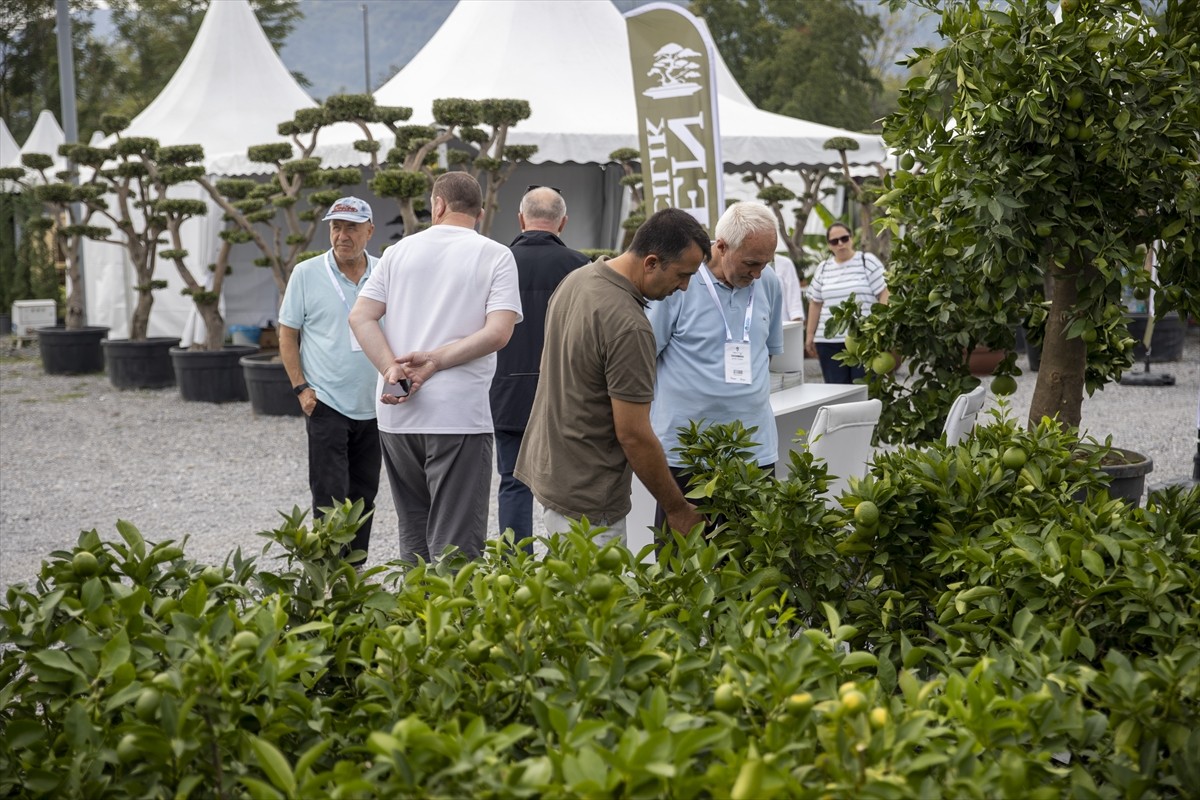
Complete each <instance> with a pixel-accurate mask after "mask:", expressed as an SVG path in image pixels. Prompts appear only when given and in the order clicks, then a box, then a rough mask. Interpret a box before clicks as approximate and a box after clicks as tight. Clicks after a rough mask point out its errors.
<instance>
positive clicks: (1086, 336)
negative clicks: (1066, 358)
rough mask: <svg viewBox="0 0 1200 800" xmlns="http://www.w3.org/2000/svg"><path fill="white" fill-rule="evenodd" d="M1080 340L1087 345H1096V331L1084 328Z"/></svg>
mask: <svg viewBox="0 0 1200 800" xmlns="http://www.w3.org/2000/svg"><path fill="white" fill-rule="evenodd" d="M1079 338H1080V339H1082V340H1083V341H1084V342H1085V343H1086V344H1092V343H1094V342H1095V341H1096V329H1095V328H1084V329H1083V333H1081V334H1079Z"/></svg>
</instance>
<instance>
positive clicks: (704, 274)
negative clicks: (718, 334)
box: [700, 264, 754, 342]
mask: <svg viewBox="0 0 1200 800" xmlns="http://www.w3.org/2000/svg"><path fill="white" fill-rule="evenodd" d="M711 275H712V273H711V272H709V270H708V265H707V264H705V265H704V266H702V267H701V268H700V277H701V278H703V279H704V286H705V288H707V289H708V296H709V297H711V298H712V301H713V303H714V304H716V306H717V312H718V313H719V314H720V315H721V322H722V324H724V325H725V341H727V342H732V341H733V331H731V330H729V321H728V320H726V319H725V308H724V307H723V306H722V305H721V299H720V298H719V297H717V287H715V286H713V281H712V277H711ZM749 288H750V297H748V298H747V299H746V320H745V322H743V323H742V341H743V342H749V341H750V321H751V319H753V316H752V315H753V313H754V284H753V283H752V284H750V287H749Z"/></svg>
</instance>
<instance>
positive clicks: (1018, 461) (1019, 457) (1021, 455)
mask: <svg viewBox="0 0 1200 800" xmlns="http://www.w3.org/2000/svg"><path fill="white" fill-rule="evenodd" d="M1028 460H1029V456H1027V455H1025V451H1024V450H1022V449H1021V448H1019V447H1016V446H1013V447H1010V448H1008V449H1007V450H1005V451H1004V454H1003V455H1001V456H1000V463H1001V464H1003V465H1004V467H1005V469H1020V468H1021V467H1023V466H1025V462H1026V461H1028Z"/></svg>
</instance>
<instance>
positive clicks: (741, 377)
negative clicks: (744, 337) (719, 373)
mask: <svg viewBox="0 0 1200 800" xmlns="http://www.w3.org/2000/svg"><path fill="white" fill-rule="evenodd" d="M752 379H753V376H752V375H751V372H750V345H749V343H747V342H726V343H725V382H726V383H750V382H751V380H752Z"/></svg>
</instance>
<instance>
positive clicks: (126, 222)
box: [27, 114, 224, 340]
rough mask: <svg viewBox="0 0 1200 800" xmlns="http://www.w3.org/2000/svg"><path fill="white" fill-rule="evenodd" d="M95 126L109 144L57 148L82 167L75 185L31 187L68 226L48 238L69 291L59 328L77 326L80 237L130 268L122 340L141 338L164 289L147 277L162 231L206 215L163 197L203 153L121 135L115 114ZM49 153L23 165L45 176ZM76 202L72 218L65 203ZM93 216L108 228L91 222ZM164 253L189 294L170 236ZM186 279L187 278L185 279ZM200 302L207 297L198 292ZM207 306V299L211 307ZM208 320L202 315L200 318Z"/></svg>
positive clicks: (189, 175)
mask: <svg viewBox="0 0 1200 800" xmlns="http://www.w3.org/2000/svg"><path fill="white" fill-rule="evenodd" d="M101 124H102V129H103V130H104V132H105V133H109V134H112V135H113V136H115V137H116V141H114V142H113V144H112V145H111V146H109V147H92V146H89V145H83V144H65V145H62V146H60V147H59V153H60V154H61V155H64V156H66V157H67V158H68V159H70V160H71V161H72V162H74V163H75V164H77V165H79V166H80V167H83V168H84V169H83V170H82V174H81V177H80V182H79V184H78V185H74V184H72V183H69V182H67V181H64V180H61V179H62V178H64V177H67V176H66V175H63V174H60V175H58V176H56V177H58V178H59V180H57V181H54V182H51V181H49V180H46V181H45V182H44V183H43V184H41V185H40V186H37V187H35V188H34V189H33V191H34V192H35V194H36V196H38V197H39V199H41V200H42V202H43V203H44V204H45V205H46V206H47V207H48V208H49V209H50V210H51V211H52V213H54V214H55V215H56V216H58V217H59V218H65V219H67V220H69V224H67V225H62V226H59V227H58V229H57V233H56V235H57V236H58V237H59V244H60V246H61V247H62V248H63V250H64V252H65V253H66V254H67V264H68V274H69V276H70V280H71V287H72V289H71V295H70V296H69V297H68V300H67V327H68V328H78V327H80V326H81V325H82V323H83V314H84V310H83V297H82V293H81V292H82V281H81V280H80V274H79V260H80V250H81V247H82V239H83V238H84V237H87V238H91V239H95V240H98V241H103V242H108V243H109V244H115V245H119V246H120V247H122V248H124V250H125V252H126V253H127V254H128V256H129V260H130V262H131V263H132V265H133V269H134V274H135V275H136V279H137V284H135V285H134V289H135V290H136V291H137V302H136V304H135V306H134V310H133V314H132V316H131V318H130V326H129V338H130V339H134V340H140V339H145V338H146V336H147V331H148V329H149V325H150V310H151V308H152V307H153V304H154V295H153V293H154V291H155V290H157V289H162V288H164V287H165V286H166V285H167V284H166V281H163V280H159V279H156V278H155V277H154V271H155V266H156V264H157V256H158V254H159V253H158V251H159V247H160V245H162V244H164V242H165V240H164V239H163V235H164V234H165V233H167V232H168V231H170V230H172V229H173V228H174V229H175V230H176V232H177V230H178V226H180V225H182V224H183V222H184V221H186V220H187V219H190V218H191V217H194V216H198V215H201V214H204V213H207V210H208V208H207V206H206V205H205V204H204V203H203V202H200V201H194V200H182V199H179V198H173V197H170V192H171V189H172V188H173V187H175V186H177V185H179V184H181V183H185V182H187V181H189V180H192V179H193V178H194V176H195V174H196V171H197V169H199V168H198V167H196V166H195V165H194V164H193V163H192V162H193V161H195V160H198V159H199V158H202V157H203V150H202V149H201V148H200V146H199V145H182V146H177V147H160V145H159V143H158V141H157V140H155V139H152V138H150V137H144V136H128V137H127V136H122V135H121V131H123V130H125V128H126V127H128V125H129V120H127V119H125V118H124V117H120V116H118V115H115V114H106V115H104V116H103V117H102V118H101ZM51 163H52V162H51V160H50V158H49V156H44V157H42V158H40V159H34V160H33V161H30V162H27V164H28V165H30V166H32V168H34V169H38V170H39V171H40V172H41V173H42V177H43V179H48V176H47V175H46V174H45V170H46V169H49V167H50V164H51ZM75 203H79V204H81V206H82V208H83V211H82V212H81V213H80V215H79V218H78V219H77V218H76V213H75V211H74V209H73V208H72V206H73V204H75ZM93 217H98V218H100V219H101V220H102V221H106V222H107V223H108V224H109V225H110V226H111V227H107V226H101V225H93V224H91V220H92V219H93ZM174 245H175V246H174V247H173V248H171V249H170V250H169V251H164V252H166V253H167V254H168V257H169V258H171V260H173V261H174V262H175V264H176V265H177V267H178V268H179V270H180V274H181V275H185V279H184V280H185V283H188V288H185V290H184V292H185V293H188V294H193V292H194V291H195V290H194V289H193V287H194V286H195V285H197V284H196V282H195V281H194V280H191V276H190V273H189V272H188V268H187V266H186V263H185V259H186V258H187V251H186V250H183V249H182V247H181V246H180V244H179V242H178V240H177V239H176V241H175V243H174ZM189 281H190V283H189ZM200 299H201V301H204V302H207V297H205V296H204V295H203V294H201V296H200ZM211 305H212V307H213V310H214V311H215V309H216V305H215V302H213V303H212V304H211ZM210 319H212V317H211V316H210V317H206V322H208V321H209V320H210ZM216 322H217V323H218V325H217V330H218V331H220V334H221V335H222V336H223V335H224V326H223V323H221V321H220V315H219V314H217V317H216Z"/></svg>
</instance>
